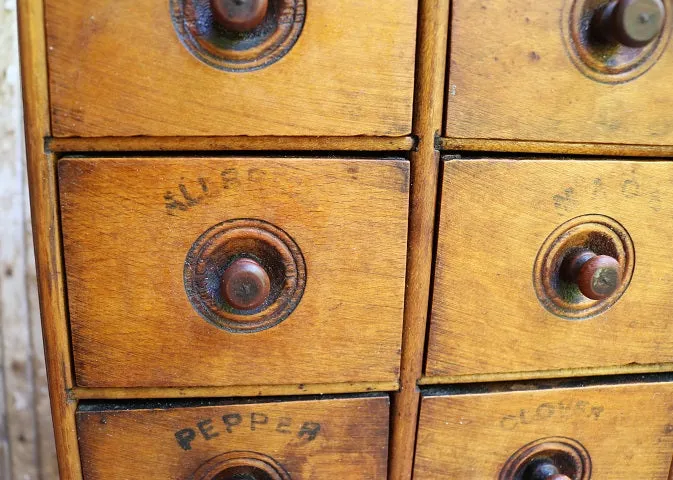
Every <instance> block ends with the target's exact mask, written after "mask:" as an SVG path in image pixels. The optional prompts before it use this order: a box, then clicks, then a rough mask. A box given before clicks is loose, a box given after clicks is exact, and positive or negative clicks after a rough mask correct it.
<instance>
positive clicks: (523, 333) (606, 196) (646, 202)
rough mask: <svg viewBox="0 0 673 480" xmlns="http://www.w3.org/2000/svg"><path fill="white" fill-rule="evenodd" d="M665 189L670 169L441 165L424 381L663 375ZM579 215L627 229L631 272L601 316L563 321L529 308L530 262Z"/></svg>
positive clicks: (672, 175) (670, 207) (669, 231)
mask: <svg viewBox="0 0 673 480" xmlns="http://www.w3.org/2000/svg"><path fill="white" fill-rule="evenodd" d="M671 185H673V163H670V162H648V161H641V162H638V161H609V160H604V161H576V160H558V161H537V160H530V161H528V160H519V161H516V160H514V161H508V160H489V159H483V160H465V161H460V160H453V161H447V162H445V164H444V178H443V190H442V200H441V218H440V221H439V234H438V246H437V265H436V271H435V272H436V273H435V284H434V297H433V305H432V314H431V323H430V335H429V347H428V356H427V364H426V370H425V374H426V375H427V376H428V377H437V378H434V379H433V380H431V381H433V382H437V383H439V382H444V381H455V380H457V379H459V378H460V377H461V376H469V375H480V374H505V373H516V374H519V375H520V376H525V375H526V374H531V373H534V372H536V371H546V372H548V373H547V375H571V374H574V373H573V369H582V368H588V367H623V368H622V369H621V372H622V373H623V372H627V371H628V370H629V367H630V366H635V367H643V366H644V368H647V365H651V366H652V368H653V369H659V368H660V364H668V367H669V368H670V364H671V362H673V338H671V336H670V335H669V332H670V330H671V327H672V323H671V322H672V321H673V306H672V304H671V301H670V299H671V297H672V296H673V274H672V272H673V269H672V268H671V267H672V266H673V262H672V261H671V256H670V252H669V249H668V247H667V245H668V244H669V243H670V239H671V238H673V223H671V221H670V219H671V217H672V216H673V188H672V187H671ZM585 214H601V215H605V216H608V217H610V218H612V219H614V220H616V221H617V222H618V223H620V224H621V225H622V226H623V227H624V228H625V229H626V231H627V232H628V233H629V234H630V236H631V239H632V241H633V244H634V247H635V271H634V273H633V277H632V280H631V283H630V285H629V286H628V288H627V289H626V291H625V293H624V295H623V296H622V297H621V298H620V299H619V300H618V301H617V303H616V304H614V305H613V306H612V308H610V309H609V310H607V311H605V312H604V313H601V314H600V315H598V316H595V317H593V318H589V319H586V320H581V321H579V320H566V319H563V318H561V317H559V316H556V315H554V314H552V313H550V312H549V311H547V310H546V309H545V308H544V307H543V306H542V305H541V303H540V301H538V298H537V296H536V292H535V289H534V287H533V266H534V264H535V259H536V256H537V254H538V251H539V250H540V248H541V246H542V244H543V242H544V241H545V240H546V239H547V237H548V236H549V235H550V234H551V233H552V232H553V231H554V230H555V229H556V228H557V227H558V226H559V225H561V224H563V223H564V222H566V221H568V220H570V219H573V218H575V217H578V216H580V215H585ZM553 371H556V373H553ZM584 373H585V374H586V372H584Z"/></svg>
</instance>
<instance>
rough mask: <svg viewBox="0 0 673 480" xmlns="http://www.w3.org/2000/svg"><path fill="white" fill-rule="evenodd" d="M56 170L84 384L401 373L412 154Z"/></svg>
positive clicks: (336, 378)
mask: <svg viewBox="0 0 673 480" xmlns="http://www.w3.org/2000/svg"><path fill="white" fill-rule="evenodd" d="M59 176H60V197H61V212H62V221H63V239H64V250H65V263H66V276H67V287H68V300H69V313H70V325H71V332H72V343H73V352H74V359H75V369H76V375H77V383H78V384H79V385H81V386H117V387H126V386H168V385H170V386H213V385H222V386H224V385H282V384H303V383H331V382H358V381H368V382H375V381H387V382H390V381H393V382H394V381H396V380H397V378H398V374H399V362H400V341H401V333H402V310H403V297H404V279H405V262H406V232H407V209H408V162H406V161H402V160H399V161H398V160H327V159H325V160H317V159H275V160H274V159H252V158H248V159H244V158H238V159H223V158H220V159H215V158H209V159H207V158H163V159H149V158H126V159H121V158H118V159H113V158H108V159H77V158H71V159H63V160H61V161H60V163H59ZM334 352H339V353H338V355H335V354H334Z"/></svg>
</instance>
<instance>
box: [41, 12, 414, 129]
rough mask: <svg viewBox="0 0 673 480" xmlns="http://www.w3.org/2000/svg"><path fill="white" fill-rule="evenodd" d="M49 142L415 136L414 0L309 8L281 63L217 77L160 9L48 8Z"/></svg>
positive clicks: (215, 71)
mask: <svg viewBox="0 0 673 480" xmlns="http://www.w3.org/2000/svg"><path fill="white" fill-rule="evenodd" d="M45 4H46V6H45V8H46V28H47V34H48V37H47V40H48V48H49V80H50V92H51V101H52V105H51V114H52V126H53V132H52V134H53V136H55V137H69V136H80V137H99V136H136V135H154V136H175V135H246V136H248V135H282V136H285V135H336V136H353V135H374V136H377V135H380V136H400V135H408V134H409V133H410V132H411V114H412V101H413V85H414V75H413V67H414V60H415V40H416V9H417V2H416V1H415V0H395V1H392V2H385V3H379V4H377V5H376V11H375V14H374V11H373V10H372V4H370V3H368V2H351V1H348V0H315V1H313V2H311V4H310V5H309V6H308V7H307V15H306V23H305V25H304V29H303V31H302V33H301V36H300V37H299V40H298V42H297V43H296V44H295V46H294V47H293V48H292V50H291V51H290V52H289V53H288V55H287V56H285V57H284V58H282V59H281V60H280V61H279V62H278V63H276V64H273V65H271V66H268V67H267V68H264V69H262V70H258V71H255V72H248V73H227V72H222V71H220V70H216V69H214V68H212V67H210V66H208V65H206V64H204V63H202V62H200V61H199V60H197V59H196V58H195V57H193V56H192V55H191V54H190V53H189V51H188V50H187V49H186V48H185V47H183V45H182V44H181V43H180V40H179V39H178V37H177V34H176V32H175V30H174V28H173V25H172V22H171V14H170V7H169V3H168V2H153V1H143V2H137V1H136V0H120V1H117V2H115V3H114V5H111V4H109V2H108V1H107V0H77V1H71V2H68V3H67V4H65V3H63V2H59V1H56V0H49V1H47V2H45Z"/></svg>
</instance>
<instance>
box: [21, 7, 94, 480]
mask: <svg viewBox="0 0 673 480" xmlns="http://www.w3.org/2000/svg"><path fill="white" fill-rule="evenodd" d="M17 15H18V26H19V52H20V56H21V80H22V83H21V86H22V92H23V115H24V122H25V135H26V156H27V170H28V181H29V186H30V207H31V218H32V226H33V243H34V246H35V257H36V266H37V278H38V290H39V296H40V310H41V317H42V318H41V319H42V334H43V336H44V348H45V358H46V363H47V372H48V382H49V391H50V400H51V413H52V418H53V421H54V424H55V426H56V427H55V428H54V436H55V441H56V451H57V454H58V468H59V473H60V478H61V480H80V479H81V478H82V477H81V467H80V459H79V450H78V447H77V434H76V431H75V408H76V406H77V405H76V403H75V402H69V401H68V399H67V397H66V390H67V389H68V388H70V387H72V385H73V371H72V364H71V359H70V348H69V339H68V326H67V320H66V314H65V291H64V285H65V281H64V274H63V264H62V256H61V232H60V222H59V215H58V206H57V194H56V192H57V186H56V158H55V157H54V156H53V155H47V154H46V152H45V151H44V138H45V137H47V136H49V135H50V134H51V131H50V119H49V92H48V86H47V65H46V50H45V49H46V39H45V32H44V5H43V3H42V2H38V1H20V2H17ZM45 453H46V454H48V452H45Z"/></svg>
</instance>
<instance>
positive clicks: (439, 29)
mask: <svg viewBox="0 0 673 480" xmlns="http://www.w3.org/2000/svg"><path fill="white" fill-rule="evenodd" d="M419 6H420V12H419V31H420V36H419V55H420V58H421V61H420V62H419V63H418V65H417V71H416V72H417V73H416V74H417V77H418V78H417V82H416V91H415V105H414V133H415V134H416V135H417V137H418V138H419V143H418V146H417V148H416V150H415V151H414V152H413V154H412V156H411V202H410V206H409V208H410V218H409V245H408V250H407V256H408V265H407V282H406V286H407V289H406V291H405V308H404V335H403V342H402V344H403V349H402V369H401V375H400V391H399V392H398V393H397V394H396V395H395V396H394V397H393V414H392V425H393V431H392V436H391V444H390V449H391V457H390V478H391V480H407V479H410V478H411V470H412V466H413V453H414V444H415V440H416V421H417V417H418V405H419V399H420V397H419V391H418V387H417V386H416V383H417V382H418V379H419V378H420V377H421V375H422V371H423V349H424V345H425V329H426V323H427V314H428V298H429V295H430V281H431V270H432V252H433V248H432V244H433V237H434V229H435V205H436V202H435V199H436V195H437V182H438V172H439V152H438V151H437V150H436V145H435V138H436V137H437V136H439V130H440V128H441V122H442V92H443V88H444V70H445V66H446V63H445V62H446V55H445V48H446V42H447V38H448V28H449V26H448V23H449V0H421V1H420V2H419Z"/></svg>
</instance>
